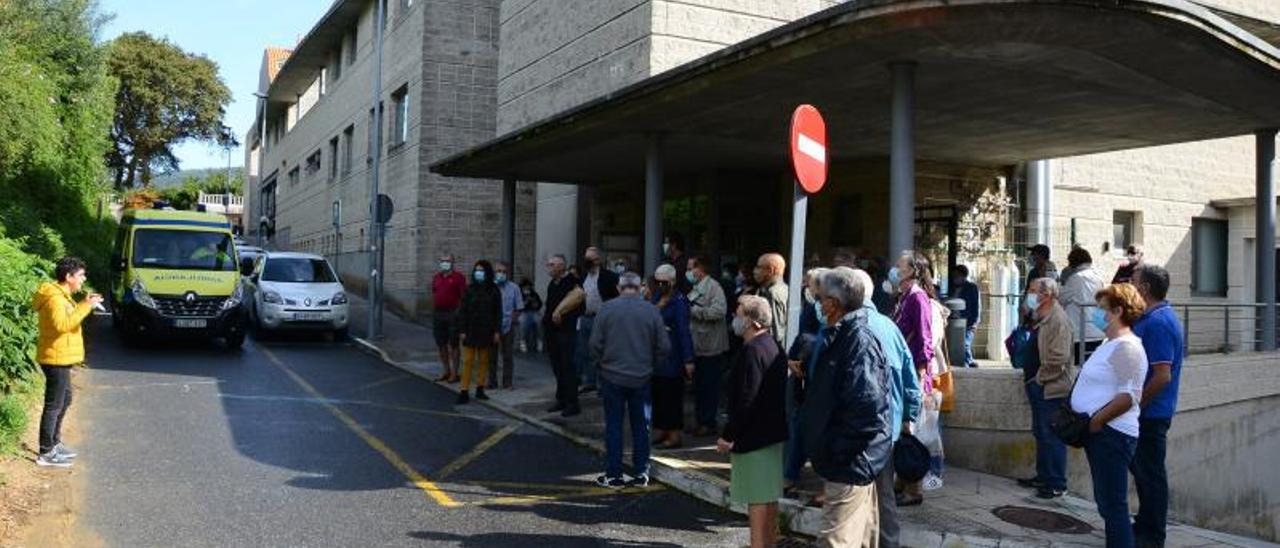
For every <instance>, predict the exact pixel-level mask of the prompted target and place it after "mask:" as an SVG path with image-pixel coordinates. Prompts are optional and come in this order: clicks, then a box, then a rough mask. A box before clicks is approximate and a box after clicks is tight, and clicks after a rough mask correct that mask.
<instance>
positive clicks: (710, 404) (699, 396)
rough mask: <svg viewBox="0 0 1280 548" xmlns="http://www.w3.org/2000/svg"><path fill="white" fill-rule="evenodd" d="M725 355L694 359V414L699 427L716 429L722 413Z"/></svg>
mask: <svg viewBox="0 0 1280 548" xmlns="http://www.w3.org/2000/svg"><path fill="white" fill-rule="evenodd" d="M723 369H724V355H723V354H721V355H718V356H698V357H695V358H694V359H693V395H694V399H693V402H694V414H695V415H696V416H697V418H698V426H703V427H706V428H711V429H713V430H714V429H715V427H716V414H717V413H719V411H720V375H721V371H723Z"/></svg>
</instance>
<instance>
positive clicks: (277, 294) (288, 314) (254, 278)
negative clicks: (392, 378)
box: [246, 252, 350, 338]
mask: <svg viewBox="0 0 1280 548" xmlns="http://www.w3.org/2000/svg"><path fill="white" fill-rule="evenodd" d="M246 288H247V290H248V291H249V293H251V296H250V297H249V299H250V302H251V303H252V304H251V306H250V309H249V317H250V321H251V323H252V325H253V326H254V328H255V329H257V330H258V332H259V333H263V332H269V331H274V330H285V329H289V330H295V329H300V330H312V331H327V332H331V333H333V334H334V335H335V336H336V337H337V338H343V337H346V335H347V322H348V320H349V316H350V314H349V312H350V305H349V304H348V302H347V294H346V292H345V291H344V290H343V288H342V284H341V283H340V282H339V281H338V276H337V275H336V274H334V270H333V265H330V264H329V261H327V260H325V258H324V257H321V256H319V255H314V254H311V253H293V252H267V253H266V254H264V255H261V256H260V257H259V258H258V262H257V264H256V266H255V267H254V269H253V272H252V273H251V274H250V275H249V277H248V278H247V282H246Z"/></svg>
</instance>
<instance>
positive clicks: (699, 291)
mask: <svg viewBox="0 0 1280 548" xmlns="http://www.w3.org/2000/svg"><path fill="white" fill-rule="evenodd" d="M689 305H690V316H691V317H692V318H691V319H692V321H691V322H689V323H690V325H689V328H690V331H692V332H693V355H695V356H701V357H707V356H719V355H721V354H724V353H725V352H728V351H729V329H728V326H727V325H725V314H726V313H727V312H728V310H729V304H728V302H727V301H726V300H725V296H724V289H723V288H721V287H720V283H719V282H717V281H716V280H714V279H713V278H712V277H711V276H707V277H705V278H703V279H702V281H700V282H698V283H697V285H694V286H693V290H692V291H690V292H689Z"/></svg>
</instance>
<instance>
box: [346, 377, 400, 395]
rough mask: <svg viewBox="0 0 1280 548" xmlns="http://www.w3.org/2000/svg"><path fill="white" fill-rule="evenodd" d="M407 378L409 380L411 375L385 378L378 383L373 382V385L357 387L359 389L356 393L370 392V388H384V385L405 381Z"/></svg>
mask: <svg viewBox="0 0 1280 548" xmlns="http://www.w3.org/2000/svg"><path fill="white" fill-rule="evenodd" d="M407 378H409V375H406V374H404V373H401V374H399V375H392V376H390V377H387V378H385V379H382V380H377V381H373V382H371V383H368V384H365V385H363V386H360V387H357V388H356V392H363V391H365V390H368V389H370V388H377V387H379V386H382V385H384V384H391V383H393V382H397V381H401V380H404V379H407Z"/></svg>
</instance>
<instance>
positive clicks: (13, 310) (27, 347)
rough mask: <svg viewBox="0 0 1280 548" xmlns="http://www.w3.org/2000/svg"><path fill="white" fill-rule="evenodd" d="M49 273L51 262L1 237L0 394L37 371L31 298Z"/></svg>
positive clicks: (35, 327)
mask: <svg viewBox="0 0 1280 548" xmlns="http://www.w3.org/2000/svg"><path fill="white" fill-rule="evenodd" d="M48 272H49V263H48V261H46V260H44V259H41V258H39V257H36V256H35V255H32V254H30V253H26V252H24V251H23V250H22V247H21V245H20V242H18V241H15V240H11V239H9V238H4V237H0V394H8V393H10V392H12V391H13V389H14V388H15V386H16V385H17V383H18V382H20V380H21V379H23V378H26V377H28V376H29V375H31V374H32V373H34V372H35V371H36V365H35V352H36V336H37V334H38V331H37V324H36V316H35V311H33V310H32V309H31V297H32V295H33V294H34V292H35V290H36V288H37V287H38V286H39V285H40V282H42V281H44V280H46V279H48V278H47V276H48Z"/></svg>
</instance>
